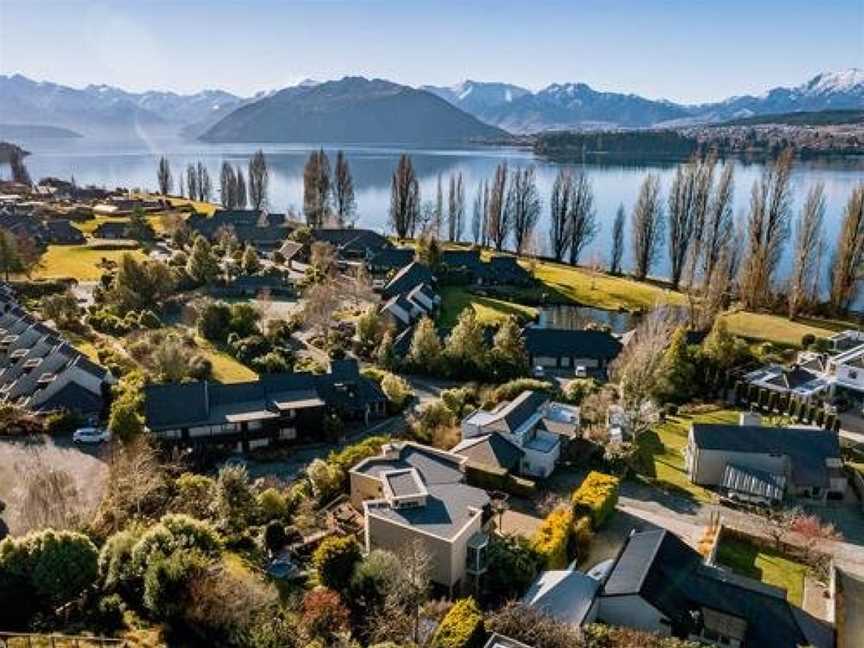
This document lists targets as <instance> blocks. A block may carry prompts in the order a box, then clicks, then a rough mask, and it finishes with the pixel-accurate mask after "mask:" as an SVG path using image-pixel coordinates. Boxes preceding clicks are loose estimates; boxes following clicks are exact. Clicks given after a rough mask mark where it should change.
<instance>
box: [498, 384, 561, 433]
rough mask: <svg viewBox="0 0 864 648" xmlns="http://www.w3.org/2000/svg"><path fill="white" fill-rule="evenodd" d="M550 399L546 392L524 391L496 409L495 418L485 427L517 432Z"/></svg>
mask: <svg viewBox="0 0 864 648" xmlns="http://www.w3.org/2000/svg"><path fill="white" fill-rule="evenodd" d="M548 400H549V395H548V394H546V393H544V392H540V391H524V392H522V393H521V394H519V395H518V396H517V397H516V398H514V399H513V400H512V401H510V402H509V403H507V404H506V405H504V406H503V407H499V408H498V409H496V410H494V415H495V420H494V421H492V422H490V423H488V424H487V425H484V426H483V429H485V430H500V431H502V432H515V431H516V430H517V429H519V427H520V426H522V425H523V424H524V423H525V422H526V421H527V420H528V419H529V418H531V417H532V416H533V415H534V414H536V413H537V411H538V410H539V409H540V407H541V406H542V405H543V404H544V403H545V402H546V401H548Z"/></svg>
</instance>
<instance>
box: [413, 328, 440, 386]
mask: <svg viewBox="0 0 864 648" xmlns="http://www.w3.org/2000/svg"><path fill="white" fill-rule="evenodd" d="M441 352H442V347H441V340H440V339H439V338H438V332H437V331H436V330H435V324H434V323H433V322H432V320H431V319H429V318H428V317H423V318H422V319H421V320H420V321H419V322H417V325H416V326H415V327H414V335H413V336H412V338H411V349H410V350H409V351H408V361H409V362H410V363H411V364H412V365H413V366H414V368H415V370H417V371H420V372H423V373H432V374H434V373H435V372H436V371H437V369H438V368H439V366H440V363H441Z"/></svg>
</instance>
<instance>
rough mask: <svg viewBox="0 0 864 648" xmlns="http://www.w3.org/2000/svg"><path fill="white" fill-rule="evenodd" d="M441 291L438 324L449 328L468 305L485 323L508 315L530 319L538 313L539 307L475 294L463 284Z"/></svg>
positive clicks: (447, 287)
mask: <svg viewBox="0 0 864 648" xmlns="http://www.w3.org/2000/svg"><path fill="white" fill-rule="evenodd" d="M440 292H441V312H440V314H439V316H438V324H439V325H440V326H446V327H448V328H449V327H452V326H455V325H456V321H457V320H458V319H459V313H461V312H462V311H463V310H464V309H465V308H468V307H471V308H473V309H474V312H475V313H476V314H477V319H478V320H480V321H481V322H483V323H484V324H492V323H495V322H500V321H501V320H503V319H504V318H505V317H507V316H508V315H515V316H516V317H518V318H520V319H530V318H532V317H535V316H536V315H537V309H536V308H533V307H531V306H523V305H522V304H516V303H513V302H509V301H505V300H503V299H493V298H491V297H482V296H480V295H474V294H472V293H471V292H469V291H468V289H467V288H463V287H461V286H446V287H444V288H442V289H441V291H440Z"/></svg>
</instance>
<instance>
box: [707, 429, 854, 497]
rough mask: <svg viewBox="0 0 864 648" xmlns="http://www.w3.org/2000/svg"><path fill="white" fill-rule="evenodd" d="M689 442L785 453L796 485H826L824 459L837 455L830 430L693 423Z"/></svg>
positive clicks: (731, 449)
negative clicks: (691, 437) (691, 439)
mask: <svg viewBox="0 0 864 648" xmlns="http://www.w3.org/2000/svg"><path fill="white" fill-rule="evenodd" d="M693 442H694V443H695V445H696V447H698V448H700V449H702V450H723V451H726V452H742V453H753V454H782V455H786V456H787V457H789V461H790V463H791V466H792V475H791V477H792V481H793V482H794V483H795V484H797V485H800V486H827V485H828V470H827V467H826V466H825V460H826V459H828V458H839V457H840V439H839V437H838V435H837V433H836V432H834V431H831V430H816V429H807V428H778V427H763V426H761V425H733V424H728V425H726V424H717V423H694V424H693Z"/></svg>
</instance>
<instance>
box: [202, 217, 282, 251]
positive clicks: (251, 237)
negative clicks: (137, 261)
mask: <svg viewBox="0 0 864 648" xmlns="http://www.w3.org/2000/svg"><path fill="white" fill-rule="evenodd" d="M186 225H188V226H189V228H190V229H191V230H192V231H193V232H196V233H198V234H200V235H202V236H203V237H205V238H206V239H207V240H209V241H215V240H216V239H217V238H218V237H219V235H220V234H221V233H222V232H232V233H233V234H234V236H235V237H236V238H237V240H238V241H239V242H240V243H241V244H242V245H252V246H254V247H255V248H256V249H258V251H259V252H263V253H268V252H273V251H275V250H278V249H279V248H280V246H282V244H283V243H284V241H285V239H286V238H288V236H289V235H290V234H291V232H293V231H294V230H295V229H297V227H298V226H299V223H296V222H294V221H291V220H289V219H288V217H287V216H286V215H285V214H281V213H275V212H268V211H264V210H261V211H258V210H255V209H230V210H229V209H219V210H216V212H215V213H214V214H213V215H212V216H207V215H206V214H199V213H195V214H191V215H190V216H189V217H188V218H187V219H186Z"/></svg>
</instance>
